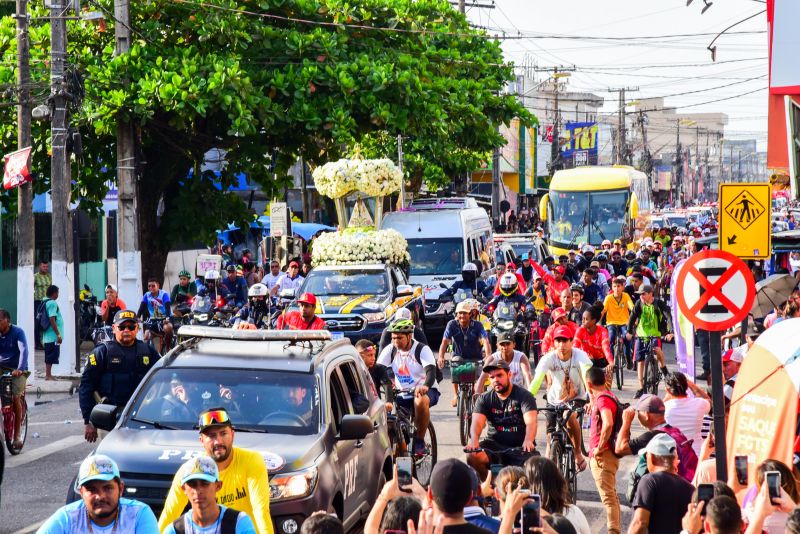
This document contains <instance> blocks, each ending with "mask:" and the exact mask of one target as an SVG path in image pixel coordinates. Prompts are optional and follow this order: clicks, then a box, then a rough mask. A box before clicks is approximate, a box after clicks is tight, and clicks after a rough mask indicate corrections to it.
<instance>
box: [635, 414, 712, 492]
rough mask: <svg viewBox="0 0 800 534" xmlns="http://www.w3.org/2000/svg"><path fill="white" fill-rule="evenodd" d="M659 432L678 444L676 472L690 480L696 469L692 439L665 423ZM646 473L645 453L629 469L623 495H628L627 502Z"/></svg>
mask: <svg viewBox="0 0 800 534" xmlns="http://www.w3.org/2000/svg"><path fill="white" fill-rule="evenodd" d="M659 432H663V433H665V434H668V435H669V436H670V437H671V438H672V439H674V440H675V443H677V444H678V459H679V460H680V463H679V464H678V474H679V475H680V476H682V477H683V478H685V479H686V480H688V481H689V482H691V481H692V479H693V478H694V472H695V471H696V470H697V454H696V453H695V452H694V449H692V442H693V441H694V440H691V439H687V438H686V436H684V435H683V432H681V431H680V430H679V429H677V428H675V427H674V426H669V425H666V426H665V427H664V429H663V430H660V431H659ZM646 474H647V455H646V454H642V455H639V463H637V464H636V467H635V468H634V469H633V470H632V471H631V474H630V477H629V479H628V489H627V491H626V492H625V496H626V497H628V502H629V503H633V497H634V496H635V495H636V488H637V487H638V486H639V481H640V480H641V479H642V477H643V476H645V475H646Z"/></svg>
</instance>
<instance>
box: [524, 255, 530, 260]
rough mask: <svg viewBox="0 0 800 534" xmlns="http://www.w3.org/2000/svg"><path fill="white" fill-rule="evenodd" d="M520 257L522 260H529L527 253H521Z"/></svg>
mask: <svg viewBox="0 0 800 534" xmlns="http://www.w3.org/2000/svg"><path fill="white" fill-rule="evenodd" d="M522 259H523V260H529V259H530V258H529V257H528V255H527V254H523V255H522Z"/></svg>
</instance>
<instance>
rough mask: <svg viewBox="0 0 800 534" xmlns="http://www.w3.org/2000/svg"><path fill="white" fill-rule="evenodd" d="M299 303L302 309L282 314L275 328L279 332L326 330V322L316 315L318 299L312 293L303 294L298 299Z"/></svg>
mask: <svg viewBox="0 0 800 534" xmlns="http://www.w3.org/2000/svg"><path fill="white" fill-rule="evenodd" d="M297 303H298V304H299V305H300V307H301V308H302V309H301V310H300V311H297V310H294V311H290V312H285V313H283V314H281V316H280V317H278V322H277V324H276V325H275V328H277V329H278V330H325V321H323V320H322V319H321V318H319V317H317V315H316V314H315V313H314V310H315V309H316V307H317V297H315V296H314V295H313V294H311V293H303V294H302V295H300V298H299V299H297Z"/></svg>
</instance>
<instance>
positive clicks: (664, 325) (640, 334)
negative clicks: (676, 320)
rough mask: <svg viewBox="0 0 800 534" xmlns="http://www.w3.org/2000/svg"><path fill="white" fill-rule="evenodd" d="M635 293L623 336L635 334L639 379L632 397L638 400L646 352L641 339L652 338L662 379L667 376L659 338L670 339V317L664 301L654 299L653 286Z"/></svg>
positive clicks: (629, 337) (641, 391) (642, 385)
mask: <svg viewBox="0 0 800 534" xmlns="http://www.w3.org/2000/svg"><path fill="white" fill-rule="evenodd" d="M636 293H637V294H638V295H639V302H637V303H636V304H635V305H634V307H633V311H632V312H631V316H630V318H629V319H628V332H627V334H625V337H626V338H627V339H629V340H630V339H633V334H632V332H636V344H635V345H634V355H635V359H636V374H637V375H638V377H639V389H638V390H637V391H636V394H635V395H634V396H633V398H634V399H638V398H639V397H641V396H642V394H643V393H644V363H645V352H646V350H645V346H644V344H643V343H642V342H641V338H653V339H654V340H655V342H654V343H655V345H654V346H653V353H654V354H655V355H656V359H657V360H658V367H659V368H660V369H661V374H662V375H663V376H664V377H666V376H667V374H668V373H669V371H667V366H666V365H664V352H663V351H662V350H661V337H662V336H664V337H665V339H666V340H667V341H670V340H671V339H672V315H671V314H670V311H669V307H668V306H667V305H666V304H665V303H664V301H663V300H661V299H657V298H655V296H654V295H653V286H650V285H643V286H641V287H640V288H639V290H638V291H637V292H636Z"/></svg>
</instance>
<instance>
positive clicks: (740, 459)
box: [733, 456, 747, 486]
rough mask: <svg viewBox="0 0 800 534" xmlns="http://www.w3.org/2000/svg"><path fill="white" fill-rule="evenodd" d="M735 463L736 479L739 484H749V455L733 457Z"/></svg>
mask: <svg viewBox="0 0 800 534" xmlns="http://www.w3.org/2000/svg"><path fill="white" fill-rule="evenodd" d="M733 465H734V468H735V469H736V480H737V481H738V482H739V484H741V485H743V486H746V485H747V456H736V457H734V459H733Z"/></svg>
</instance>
